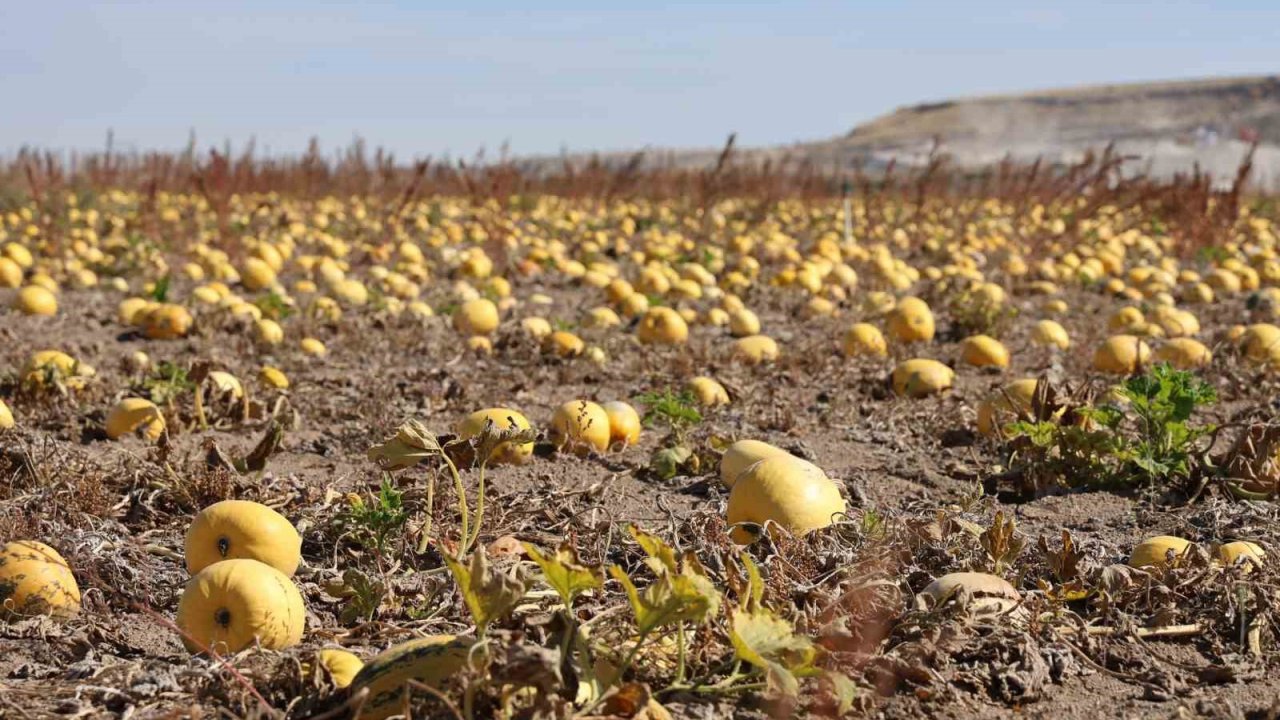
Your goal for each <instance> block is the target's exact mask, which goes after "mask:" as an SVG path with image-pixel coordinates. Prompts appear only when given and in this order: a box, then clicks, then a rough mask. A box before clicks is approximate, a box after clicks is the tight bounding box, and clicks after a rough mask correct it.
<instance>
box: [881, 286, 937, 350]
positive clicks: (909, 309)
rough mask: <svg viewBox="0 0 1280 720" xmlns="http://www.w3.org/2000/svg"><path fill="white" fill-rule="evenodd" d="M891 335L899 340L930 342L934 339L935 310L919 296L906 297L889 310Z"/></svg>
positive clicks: (905, 341)
mask: <svg viewBox="0 0 1280 720" xmlns="http://www.w3.org/2000/svg"><path fill="white" fill-rule="evenodd" d="M888 327H889V335H890V336H891V337H893V339H895V340H897V341H898V342H904V343H913V342H929V341H930V340H932V339H933V332H934V323H933V312H932V311H931V310H930V309H929V305H928V303H926V302H925V301H923V300H921V299H920V298H917V297H905V298H903V299H902V300H901V301H899V302H898V304H897V307H895V308H894V309H893V310H892V311H890V312H889V322H888Z"/></svg>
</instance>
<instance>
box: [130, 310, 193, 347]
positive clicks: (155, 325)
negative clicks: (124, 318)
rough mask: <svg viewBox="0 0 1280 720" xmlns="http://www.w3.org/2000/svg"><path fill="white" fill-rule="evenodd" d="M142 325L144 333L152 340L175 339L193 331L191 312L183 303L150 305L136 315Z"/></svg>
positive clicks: (137, 320)
mask: <svg viewBox="0 0 1280 720" xmlns="http://www.w3.org/2000/svg"><path fill="white" fill-rule="evenodd" d="M135 320H136V322H137V323H138V324H139V325H141V326H142V334H143V335H146V336H147V337H148V338H151V339H152V340H175V339H177V338H181V337H186V335H187V333H189V332H191V325H192V323H193V320H192V319H191V313H189V312H187V309H186V308H184V307H182V306H181V305H174V304H172V303H157V304H153V305H149V306H148V307H147V308H145V309H143V310H142V311H141V312H139V313H138V314H137V315H136V316H135Z"/></svg>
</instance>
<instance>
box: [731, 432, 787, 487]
mask: <svg viewBox="0 0 1280 720" xmlns="http://www.w3.org/2000/svg"><path fill="white" fill-rule="evenodd" d="M775 455H787V456H790V455H791V453H789V452H787V451H786V450H783V449H782V448H780V447H778V446H776V445H770V444H769V443H767V442H764V441H762V440H739V441H737V442H735V443H734V444H732V445H730V446H729V447H728V448H726V449H725V451H724V454H723V455H721V456H720V481H721V482H723V483H724V484H725V487H728V488H732V487H733V484H734V483H735V482H737V480H738V476H740V475H741V474H742V473H743V472H745V471H746V470H747V468H749V467H751V466H752V465H755V464H756V463H757V462H759V461H761V460H763V459H765V458H767V457H773V456H775Z"/></svg>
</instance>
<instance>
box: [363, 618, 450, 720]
mask: <svg viewBox="0 0 1280 720" xmlns="http://www.w3.org/2000/svg"><path fill="white" fill-rule="evenodd" d="M474 643H475V640H474V639H472V638H470V637H465V636H462V637H457V636H454V635H428V636H427V637H422V638H417V639H415V640H410V641H408V642H405V643H401V644H399V645H396V646H395V647H392V648H390V649H388V650H386V651H384V652H383V653H381V654H379V655H377V656H376V657H374V658H373V659H371V660H370V661H369V662H368V663H366V664H365V666H364V667H363V668H361V670H360V672H359V673H357V674H356V676H355V679H353V680H352V681H351V692H352V693H358V692H361V691H368V694H367V697H368V700H367V701H366V702H365V704H364V706H363V707H362V708H361V710H360V714H359V715H358V716H357V718H356V720H385V719H386V718H389V717H391V716H392V715H397V714H399V713H401V712H403V708H404V704H405V693H406V692H408V693H410V696H412V695H414V694H415V693H416V694H418V695H421V694H422V691H421V690H414V689H413V686H412V685H410V684H409V681H411V680H412V681H413V682H416V683H420V684H422V685H426V686H428V687H436V686H438V685H440V683H442V682H444V681H445V680H447V679H448V678H449V677H450V676H452V675H453V674H454V673H456V672H458V671H459V670H460V669H462V667H463V666H464V665H466V663H467V658H468V656H469V654H470V650H471V646H472V645H473V644H474Z"/></svg>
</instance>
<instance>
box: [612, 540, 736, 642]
mask: <svg viewBox="0 0 1280 720" xmlns="http://www.w3.org/2000/svg"><path fill="white" fill-rule="evenodd" d="M629 530H630V531H631V535H632V537H634V538H635V539H636V542H638V543H640V547H642V548H644V551H645V553H647V554H648V555H649V557H648V559H647V560H646V565H647V566H648V567H649V568H650V569H651V570H652V571H653V572H654V574H655V575H657V576H658V577H657V580H655V581H654V582H653V584H651V585H649V587H647V588H645V589H644V591H643V592H641V591H640V590H639V589H638V588H637V587H636V584H635V582H634V581H632V579H631V577H630V576H629V575H627V572H626V571H625V570H623V569H622V568H621V567H619V566H617V565H614V566H611V567H610V568H609V574H610V575H612V576H613V577H614V579H616V580H617V581H618V582H619V583H621V584H622V587H623V589H624V590H625V591H626V593H627V600H628V601H629V602H630V604H631V610H632V612H633V613H634V614H635V618H636V626H637V627H638V628H639V630H640V633H641V634H646V633H649V632H651V631H653V630H654V629H656V628H659V627H662V626H665V625H672V624H675V623H679V622H694V623H699V624H701V623H704V622H706V620H707V618H708V617H710V616H713V615H715V614H716V613H718V612H720V593H719V592H718V591H717V590H716V586H715V584H714V583H712V582H711V580H710V578H708V577H707V575H706V573H705V572H704V571H703V568H702V565H701V564H700V563H698V560H697V558H696V557H694V556H693V555H692V554H690V553H685V555H684V557H683V558H682V559H681V560H682V562H680V563H677V562H676V556H675V550H673V549H672V548H671V546H669V545H667V544H666V543H665V542H663V541H662V539H661V538H659V537H657V536H656V535H650V534H649V533H646V532H644V531H642V530H639V529H638V528H636V527H635V526H631V527H630V528H629Z"/></svg>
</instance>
